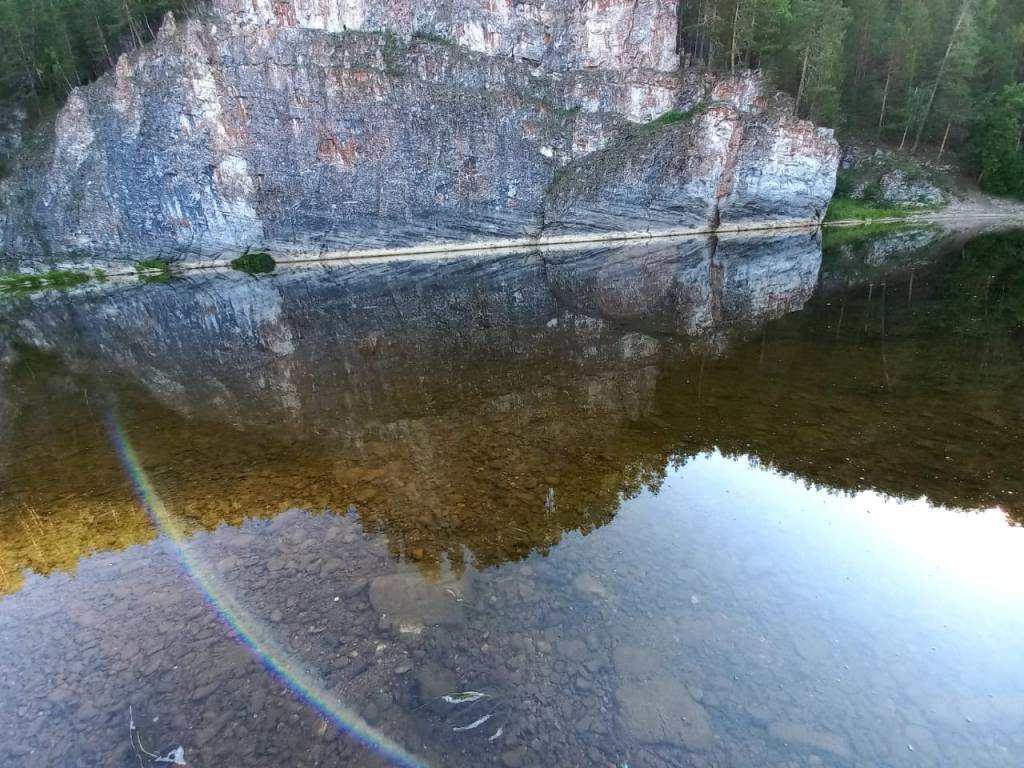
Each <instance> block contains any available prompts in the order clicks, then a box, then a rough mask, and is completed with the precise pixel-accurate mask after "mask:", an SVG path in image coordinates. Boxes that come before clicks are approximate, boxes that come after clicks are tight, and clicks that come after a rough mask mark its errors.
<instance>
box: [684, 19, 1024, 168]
mask: <svg viewBox="0 0 1024 768" xmlns="http://www.w3.org/2000/svg"><path fill="white" fill-rule="evenodd" d="M682 21H683V27H682V52H683V54H684V56H685V57H687V58H688V59H689V60H690V62H691V63H705V64H708V65H710V66H713V67H715V68H717V69H719V70H725V71H739V70H742V69H745V68H748V67H751V68H753V67H756V68H761V69H763V70H765V71H766V72H767V73H768V74H769V75H770V76H771V78H772V79H773V80H774V82H775V84H776V85H777V86H778V87H780V88H782V89H783V90H786V91H788V92H789V93H790V94H792V95H793V96H794V97H796V98H797V102H798V103H797V105H796V109H797V111H798V112H799V114H800V115H801V116H804V117H810V118H813V119H814V120H817V121H819V122H822V123H825V124H828V125H833V126H837V127H840V128H842V129H844V130H848V131H851V132H853V133H857V134H861V135H867V136H871V137H873V138H874V137H877V138H881V139H883V140H886V141H891V142H893V143H894V144H898V145H899V146H900V148H901V149H904V148H905V149H919V148H921V147H923V146H925V145H926V144H927V145H931V147H932V148H933V149H932V150H931V151H934V152H936V154H938V152H937V149H938V146H940V145H943V144H944V146H943V153H944V152H946V151H949V150H956V149H960V148H970V147H969V146H967V142H968V141H969V136H968V129H969V127H970V126H971V125H972V123H974V122H975V120H976V118H978V117H981V116H983V117H984V118H985V119H991V118H992V117H993V116H992V115H991V114H989V111H990V110H991V108H992V107H991V105H990V101H991V99H992V98H993V96H994V95H995V94H998V93H999V92H1000V91H1001V90H1002V89H1003V88H1006V87H1008V86H1013V85H1015V84H1016V83H1018V82H1019V81H1020V80H1021V79H1022V78H1024V3H1022V2H1020V0H692V2H687V3H685V4H684V9H683V16H682ZM994 122H995V123H998V122H999V120H998V119H996V120H994ZM989 132H990V133H994V132H997V131H995V128H993V129H992V130H991V131H989ZM972 133H977V131H974V132H972ZM1003 151H1004V150H999V152H1003ZM972 152H973V154H972V156H974V157H976V158H979V161H980V150H978V149H975V150H972ZM991 154H992V151H991V150H990V152H989V155H990V156H991ZM1002 162H1003V163H1004V164H1005V158H1003V161H1002ZM977 170H982V168H980V167H979V168H978V169H977Z"/></svg>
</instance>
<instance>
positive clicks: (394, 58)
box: [0, 0, 838, 264]
mask: <svg viewBox="0 0 1024 768" xmlns="http://www.w3.org/2000/svg"><path fill="white" fill-rule="evenodd" d="M675 37H676V13H675V2H674V0H591V1H590V2H582V3H581V2H578V1H577V0H533V1H532V2H513V1H512V0H402V1H399V0H383V1H382V2H373V3H371V2H369V1H368V0H274V2H269V1H268V0H216V1H215V2H214V4H213V6H212V9H211V11H210V14H209V15H207V16H204V17H202V18H196V19H192V20H190V21H188V22H179V23H175V21H174V19H173V18H171V17H169V16H168V18H167V19H166V20H165V21H164V24H163V26H162V28H161V30H160V32H159V35H158V39H157V40H156V41H155V42H154V43H153V44H152V45H150V46H148V47H147V48H145V49H143V50H141V51H138V52H136V53H134V54H131V55H126V56H123V57H121V59H120V60H119V61H118V63H117V66H116V68H115V71H113V72H111V73H109V74H108V75H106V76H104V77H103V78H101V79H100V80H99V81H98V82H96V83H93V84H91V85H89V86H86V87H84V88H79V89H76V90H75V91H74V92H73V93H72V94H71V96H70V98H69V100H68V103H67V105H66V106H65V107H64V109H63V110H62V111H61V113H60V114H59V116H58V118H57V120H56V123H55V126H54V128H53V136H52V139H51V140H50V141H49V142H48V144H47V146H46V148H45V149H44V150H43V151H40V152H37V153H35V154H34V155H32V154H30V153H23V156H22V158H21V161H20V166H21V167H20V168H19V169H18V171H17V172H16V173H15V174H14V176H13V177H12V178H10V179H8V180H7V181H6V182H3V183H2V184H0V232H2V247H3V250H4V251H5V252H6V254H7V255H8V257H14V258H17V259H19V260H21V261H22V263H28V262H30V261H37V262H45V263H51V264H53V263H67V262H74V261H83V260H87V259H89V258H92V259H100V258H102V259H126V260H137V259H140V258H146V257H149V256H154V255H164V256H167V257H169V258H190V259H193V260H194V259H197V258H214V257H216V256H218V255H223V254H236V253H237V252H238V251H240V250H242V249H243V248H246V247H257V246H269V247H273V248H275V249H286V248H291V249H297V250H329V251H360V250H370V249H380V248H398V247H420V246H425V245H434V244H440V243H466V242H481V241H508V240H526V239H536V238H543V237H570V236H571V237H576V236H584V237H586V236H590V235H601V234H606V233H618V232H637V233H647V232H651V233H657V232H668V231H680V230H685V229H697V230H708V229H714V228H716V227H719V226H722V227H729V226H741V227H742V226H750V225H758V224H764V223H778V222H786V223H792V222H796V221H804V222H809V221H812V220H813V219H814V218H815V216H816V215H817V212H818V211H823V210H824V208H825V206H826V204H827V201H828V199H829V197H830V196H831V193H832V190H833V187H834V183H835V170H836V166H837V163H838V147H837V145H836V142H835V141H834V139H833V138H832V134H831V131H829V130H826V129H821V128H816V127H814V126H813V125H811V124H810V123H807V122H805V121H801V120H797V119H795V118H793V117H792V116H791V110H790V109H789V105H788V103H786V102H785V100H780V99H778V98H769V97H768V96H766V94H765V93H764V88H763V83H762V82H761V80H760V79H759V77H758V76H757V75H755V74H744V75H742V76H738V77H736V78H725V79H722V78H717V79H716V78H715V77H714V76H712V75H711V74H709V73H707V72H704V71H698V70H688V69H682V70H680V69H679V68H678V67H677V59H676V56H675V52H674V46H675ZM665 113H669V115H670V119H662V120H660V121H658V120H653V121H652V119H653V118H656V117H658V116H660V115H664V114H665Z"/></svg>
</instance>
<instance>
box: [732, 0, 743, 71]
mask: <svg viewBox="0 0 1024 768" xmlns="http://www.w3.org/2000/svg"><path fill="white" fill-rule="evenodd" d="M741 5H742V3H741V2H740V0H736V10H735V11H734V12H733V15H732V45H731V46H730V48H729V74H730V75H735V74H736V32H737V30H738V29H739V26H740V6H741Z"/></svg>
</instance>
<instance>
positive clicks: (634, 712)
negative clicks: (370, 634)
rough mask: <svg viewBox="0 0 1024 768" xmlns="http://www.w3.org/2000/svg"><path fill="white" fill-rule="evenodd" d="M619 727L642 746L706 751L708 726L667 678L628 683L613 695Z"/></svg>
mask: <svg viewBox="0 0 1024 768" xmlns="http://www.w3.org/2000/svg"><path fill="white" fill-rule="evenodd" d="M615 700H616V701H617V702H618V705H619V714H620V716H621V718H622V725H623V728H624V729H625V732H626V733H627V734H628V735H629V737H630V738H633V739H636V740H637V741H639V742H641V743H644V744H670V745H673V746H677V747H681V748H683V749H686V750H689V751H691V752H702V751H705V750H707V749H710V747H711V745H712V741H713V734H712V730H711V723H710V722H709V721H708V717H707V714H706V713H705V712H704V708H703V707H701V705H700V704H698V703H697V702H696V701H694V700H693V699H692V698H691V697H690V694H689V693H688V692H687V690H686V686H685V685H683V684H682V683H680V682H677V681H676V680H672V679H670V678H667V677H660V678H655V679H653V680H651V681H649V682H647V683H637V682H628V683H625V684H623V685H621V686H619V688H618V690H617V691H616V692H615Z"/></svg>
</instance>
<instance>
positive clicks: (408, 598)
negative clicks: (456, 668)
mask: <svg viewBox="0 0 1024 768" xmlns="http://www.w3.org/2000/svg"><path fill="white" fill-rule="evenodd" d="M370 604H371V605H372V606H373V607H374V609H375V610H376V611H378V612H379V613H381V614H382V618H384V619H385V620H387V621H388V622H389V623H390V625H391V626H393V627H398V628H399V629H402V628H409V627H417V626H419V627H422V626H426V625H431V624H459V623H461V622H462V618H463V611H462V605H461V604H460V603H458V602H456V600H455V598H453V597H452V596H451V594H449V593H448V592H446V591H445V588H444V587H443V586H442V585H441V584H434V583H430V582H428V581H425V580H424V579H423V577H421V576H420V575H419V574H418V573H396V574H392V575H389V576H378V577H377V578H376V579H374V580H373V581H372V582H371V583H370Z"/></svg>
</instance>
